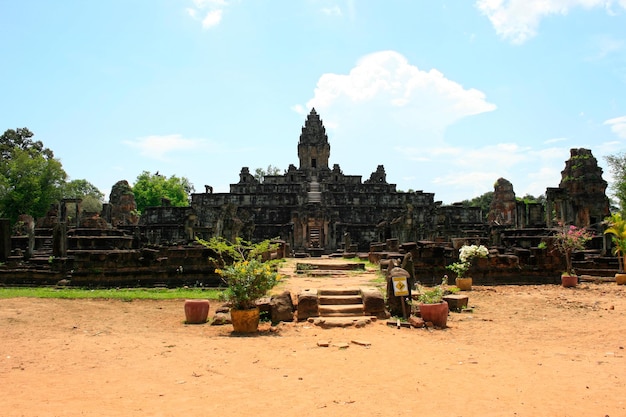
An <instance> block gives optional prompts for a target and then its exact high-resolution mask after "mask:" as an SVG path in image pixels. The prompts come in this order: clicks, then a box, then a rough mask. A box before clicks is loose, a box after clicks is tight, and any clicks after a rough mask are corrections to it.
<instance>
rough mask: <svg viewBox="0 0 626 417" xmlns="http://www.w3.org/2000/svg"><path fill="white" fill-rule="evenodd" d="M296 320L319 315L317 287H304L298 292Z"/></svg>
mask: <svg viewBox="0 0 626 417" xmlns="http://www.w3.org/2000/svg"><path fill="white" fill-rule="evenodd" d="M297 316H298V320H300V321H301V320H306V319H308V318H309V317H317V316H319V304H318V297H317V289H306V290H303V291H302V292H301V293H300V294H298V311H297Z"/></svg>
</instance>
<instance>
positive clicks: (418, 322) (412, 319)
mask: <svg viewBox="0 0 626 417" xmlns="http://www.w3.org/2000/svg"><path fill="white" fill-rule="evenodd" d="M408 322H409V324H410V325H411V327H417V328H418V329H419V328H422V327H424V326H425V323H424V320H423V319H422V318H421V317H416V316H409V319H408Z"/></svg>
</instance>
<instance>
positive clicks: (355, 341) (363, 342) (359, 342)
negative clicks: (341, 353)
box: [352, 340, 372, 347]
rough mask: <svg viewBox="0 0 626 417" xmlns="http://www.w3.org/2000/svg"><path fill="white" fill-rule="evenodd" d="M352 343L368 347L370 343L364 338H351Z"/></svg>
mask: <svg viewBox="0 0 626 417" xmlns="http://www.w3.org/2000/svg"><path fill="white" fill-rule="evenodd" d="M352 343H354V344H355V345H359V346H368V347H369V346H371V345H372V344H371V343H370V342H366V341H365V340H353V341H352Z"/></svg>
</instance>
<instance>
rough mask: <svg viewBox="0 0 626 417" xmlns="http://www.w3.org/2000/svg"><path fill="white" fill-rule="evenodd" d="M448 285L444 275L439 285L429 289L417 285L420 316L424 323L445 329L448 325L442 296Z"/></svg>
mask: <svg viewBox="0 0 626 417" xmlns="http://www.w3.org/2000/svg"><path fill="white" fill-rule="evenodd" d="M447 285H448V276H447V275H445V276H444V277H443V280H442V281H441V284H439V285H436V286H434V287H431V288H428V289H427V288H425V287H423V286H422V285H418V290H419V295H418V296H417V300H418V301H419V309H420V316H421V317H422V320H424V321H425V322H431V323H433V325H435V326H437V327H441V328H445V327H446V324H447V323H448V311H449V310H448V303H447V302H445V301H444V299H443V296H444V295H445V293H446V287H447Z"/></svg>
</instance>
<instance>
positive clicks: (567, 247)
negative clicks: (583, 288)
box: [555, 225, 593, 287]
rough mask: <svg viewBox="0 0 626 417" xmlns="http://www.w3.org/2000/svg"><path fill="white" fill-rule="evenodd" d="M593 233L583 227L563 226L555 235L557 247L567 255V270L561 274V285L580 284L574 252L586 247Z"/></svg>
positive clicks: (573, 285)
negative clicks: (573, 259)
mask: <svg viewBox="0 0 626 417" xmlns="http://www.w3.org/2000/svg"><path fill="white" fill-rule="evenodd" d="M592 237H593V235H592V234H591V232H589V231H588V230H586V229H585V228H583V227H576V226H573V225H570V226H561V228H560V230H559V231H558V232H557V234H556V235H555V239H556V247H557V248H558V250H559V251H560V252H561V253H562V254H564V255H565V264H566V270H565V271H564V272H563V273H562V274H561V285H563V286H564V287H575V286H576V285H577V284H578V275H576V271H574V268H573V266H572V253H573V252H574V251H577V250H583V249H585V245H586V244H587V242H588V241H589V240H591V238H592Z"/></svg>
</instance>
